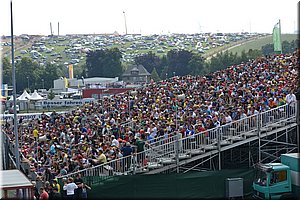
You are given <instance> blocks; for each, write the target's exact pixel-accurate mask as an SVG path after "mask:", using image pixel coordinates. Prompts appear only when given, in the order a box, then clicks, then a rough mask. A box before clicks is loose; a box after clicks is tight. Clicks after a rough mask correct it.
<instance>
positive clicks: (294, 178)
mask: <svg viewBox="0 0 300 200" xmlns="http://www.w3.org/2000/svg"><path fill="white" fill-rule="evenodd" d="M280 160H281V163H268V164H257V166H256V177H255V181H254V182H253V185H252V186H253V189H254V197H257V198H261V199H284V198H289V199H300V167H299V164H300V153H287V154H281V156H280Z"/></svg>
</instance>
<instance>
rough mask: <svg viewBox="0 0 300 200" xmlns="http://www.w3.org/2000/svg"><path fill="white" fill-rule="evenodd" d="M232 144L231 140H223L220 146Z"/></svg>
mask: <svg viewBox="0 0 300 200" xmlns="http://www.w3.org/2000/svg"><path fill="white" fill-rule="evenodd" d="M229 144H231V142H230V141H229V140H221V142H220V145H221V146H225V145H229Z"/></svg>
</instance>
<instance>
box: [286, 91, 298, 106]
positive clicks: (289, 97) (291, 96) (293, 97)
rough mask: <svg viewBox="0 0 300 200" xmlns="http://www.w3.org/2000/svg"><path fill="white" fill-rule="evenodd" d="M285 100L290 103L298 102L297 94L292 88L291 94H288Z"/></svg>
mask: <svg viewBox="0 0 300 200" xmlns="http://www.w3.org/2000/svg"><path fill="white" fill-rule="evenodd" d="M285 100H286V102H287V103H288V104H291V103H293V102H296V95H295V94H293V92H292V90H290V92H289V94H288V95H286V97H285Z"/></svg>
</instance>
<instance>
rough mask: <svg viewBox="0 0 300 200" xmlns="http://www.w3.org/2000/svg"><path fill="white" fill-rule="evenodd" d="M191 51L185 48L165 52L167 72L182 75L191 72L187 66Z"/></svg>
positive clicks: (191, 55)
mask: <svg viewBox="0 0 300 200" xmlns="http://www.w3.org/2000/svg"><path fill="white" fill-rule="evenodd" d="M192 57H193V53H192V52H191V51H187V50H174V49H172V50H170V51H168V53H167V61H168V74H173V72H175V74H176V75H178V76H184V75H187V74H190V73H191V72H190V71H189V69H188V68H187V66H188V64H189V62H190V60H191V58H192Z"/></svg>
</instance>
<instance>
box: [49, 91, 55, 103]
mask: <svg viewBox="0 0 300 200" xmlns="http://www.w3.org/2000/svg"><path fill="white" fill-rule="evenodd" d="M54 97H55V94H54V92H53V90H52V89H50V92H49V94H48V99H50V100H52V99H54Z"/></svg>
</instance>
